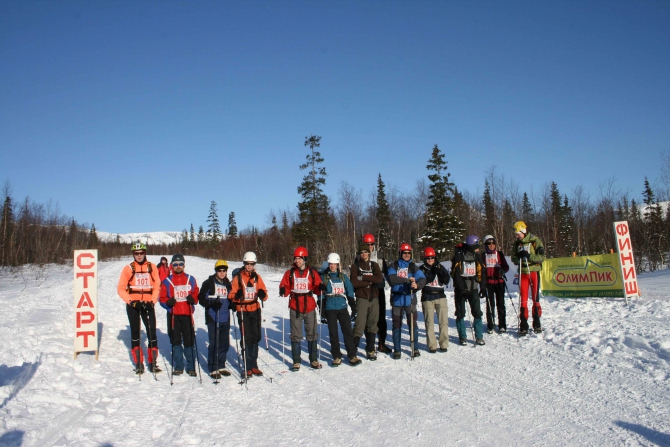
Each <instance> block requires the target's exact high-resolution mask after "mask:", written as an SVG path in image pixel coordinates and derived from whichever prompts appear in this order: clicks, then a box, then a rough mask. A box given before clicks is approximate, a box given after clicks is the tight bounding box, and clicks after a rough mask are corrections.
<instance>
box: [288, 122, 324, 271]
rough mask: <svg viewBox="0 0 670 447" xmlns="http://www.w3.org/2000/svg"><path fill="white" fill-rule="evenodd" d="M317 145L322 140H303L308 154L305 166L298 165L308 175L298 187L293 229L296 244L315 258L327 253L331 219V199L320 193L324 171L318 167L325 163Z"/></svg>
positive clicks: (319, 138)
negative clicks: (295, 218) (298, 198)
mask: <svg viewBox="0 0 670 447" xmlns="http://www.w3.org/2000/svg"><path fill="white" fill-rule="evenodd" d="M320 146H321V137H319V136H316V135H311V136H309V137H305V147H308V148H309V151H310V152H309V154H307V156H306V161H305V163H303V164H302V165H300V170H307V171H308V172H307V175H305V176H304V177H303V179H302V183H301V184H300V186H298V194H300V196H301V197H302V200H301V201H300V202H298V222H296V223H295V224H294V226H293V237H294V238H295V242H296V243H298V244H300V245H304V246H305V247H307V249H308V250H309V251H310V252H311V253H312V254H313V255H314V256H315V257H316V258H317V259H319V258H320V257H322V256H325V254H326V253H327V248H326V247H327V240H328V239H329V233H328V229H329V227H330V224H331V220H332V217H331V215H330V200H329V199H328V196H327V195H326V194H325V193H324V192H323V190H322V187H323V185H325V184H326V168H325V167H322V166H319V165H321V164H322V163H323V162H324V159H323V157H322V156H321V153H320V152H319V151H318V150H317V149H318V148H319V147H320Z"/></svg>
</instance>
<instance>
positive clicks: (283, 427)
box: [0, 256, 670, 446]
mask: <svg viewBox="0 0 670 447" xmlns="http://www.w3.org/2000/svg"><path fill="white" fill-rule="evenodd" d="M159 258H160V257H159V256H152V257H150V259H151V261H152V262H156V261H158V259H159ZM129 261H130V260H123V261H111V262H102V263H100V265H99V282H98V285H99V292H98V303H99V321H100V322H101V324H102V327H101V345H100V360H99V361H95V358H94V356H93V355H91V354H80V355H79V357H78V358H77V359H76V360H73V358H72V357H73V355H72V338H73V333H74V328H73V321H74V316H73V313H72V301H73V298H72V268H71V267H65V266H54V265H52V266H47V267H45V268H43V269H39V268H37V267H24V268H23V269H21V271H20V272H18V273H17V272H16V271H10V270H9V269H5V270H2V271H0V278H2V282H1V283H0V305H1V306H2V308H3V313H2V316H0V337H1V338H2V340H3V343H4V349H3V351H2V352H1V353H0V418H1V420H2V426H1V427H0V445H25V446H92V445H94V446H103V445H104V446H147V445H150V446H151V445H154V446H166V445H180V446H183V445H204V446H216V445H279V446H295V445H314V444H319V445H340V444H347V445H356V446H358V445H360V446H365V445H394V446H395V445H397V446H403V445H478V446H494V445H520V444H523V445H542V446H546V445H630V446H635V445H670V417H669V414H668V413H669V410H668V407H669V406H670V405H669V404H670V386H669V381H668V378H669V376H670V329H669V327H668V319H669V317H670V299H669V298H668V292H667V290H668V286H670V270H666V271H661V272H655V273H650V274H645V275H642V276H641V277H640V284H641V288H642V291H643V293H644V297H643V298H640V299H637V300H634V301H632V302H631V304H630V305H628V306H626V305H624V302H623V301H622V300H606V299H600V298H592V299H556V298H552V297H547V298H546V299H544V301H543V312H544V315H543V326H544V327H545V332H544V333H543V334H540V335H536V334H533V333H531V334H530V335H529V336H528V337H525V338H523V339H521V340H518V339H517V338H516V333H517V321H516V315H515V313H514V309H513V308H512V306H511V305H510V303H509V300H507V302H506V306H507V313H508V329H509V332H508V333H507V334H503V335H499V334H497V333H494V334H491V335H486V334H485V340H486V346H482V347H479V346H478V347H474V345H473V344H472V340H469V344H468V345H467V346H458V345H457V343H456V342H457V336H456V330H455V321H454V320H453V300H452V298H451V295H450V297H449V299H448V303H449V313H450V327H449V331H450V342H451V343H450V345H449V352H448V353H439V352H438V353H436V354H429V353H428V352H427V351H426V344H425V343H426V342H425V331H424V326H423V316H422V314H421V313H420V314H419V319H420V322H419V343H418V347H419V349H420V350H421V356H420V357H418V358H416V359H414V360H410V358H409V342H408V332H407V328H406V327H405V328H404V330H403V358H402V359H401V360H393V359H391V358H390V357H389V356H387V355H383V354H380V355H379V359H378V360H377V361H376V362H369V361H367V360H365V359H364V355H363V354H364V353H363V347H361V349H360V350H359V356H360V357H361V358H362V359H363V363H362V364H361V365H360V366H358V367H355V368H352V367H350V366H349V365H348V364H347V361H346V360H345V362H343V364H342V365H341V366H340V367H338V368H330V367H329V366H328V365H329V364H330V361H331V360H332V358H331V355H330V352H329V346H330V345H329V341H328V336H327V328H326V326H325V325H323V326H322V328H321V329H322V330H323V335H324V336H325V337H324V338H323V339H322V347H323V349H322V351H321V361H322V363H323V365H324V367H323V369H322V370H320V371H311V370H309V368H308V367H307V354H306V346H305V343H304V342H303V356H302V358H303V365H302V368H301V370H300V371H299V372H289V371H286V370H287V364H288V363H287V362H288V359H289V356H290V345H287V346H286V351H285V354H286V355H285V356H284V357H282V355H281V352H282V335H281V332H282V318H284V317H286V330H288V318H287V317H288V311H287V308H286V305H287V301H286V299H285V298H281V299H280V298H279V297H278V282H279V280H280V278H281V272H277V271H275V270H273V269H269V268H265V267H264V266H259V271H260V273H261V275H263V277H264V279H265V280H266V282H267V284H268V287H269V289H270V299H269V300H268V302H267V303H266V305H265V316H266V327H267V331H268V335H269V337H270V352H269V353H268V352H267V351H266V350H265V341H262V342H261V349H260V354H259V366H260V368H261V369H262V370H263V371H264V372H265V374H266V376H267V377H266V378H265V379H264V378H257V377H254V378H252V379H250V380H249V382H248V384H247V386H244V385H240V384H239V372H238V371H237V370H236V368H237V367H238V360H237V353H236V351H235V332H234V331H233V330H231V340H230V341H231V349H230V351H229V352H228V357H227V358H228V367H229V369H231V370H232V371H231V372H232V373H233V375H232V376H230V377H224V378H222V379H221V380H220V383H219V385H213V384H212V380H211V379H210V378H209V377H208V376H207V373H208V371H207V362H206V352H207V332H206V326H205V324H204V315H203V309H202V307H200V306H198V307H197V310H196V326H197V329H196V331H197V332H196V335H197V338H198V350H199V358H200V361H201V365H202V372H203V377H202V384H200V383H199V381H198V380H197V379H194V378H192V377H188V376H186V375H183V376H177V377H175V378H174V385H173V386H170V381H169V376H168V374H167V371H165V370H164V371H163V372H162V373H160V374H158V375H157V378H158V381H156V380H154V378H153V376H152V375H151V374H149V373H145V374H144V375H143V376H142V378H141V381H140V380H138V377H137V376H135V375H134V374H133V371H132V364H131V361H130V354H129V349H128V347H129V343H130V340H129V339H130V336H129V327H128V321H127V317H126V313H125V309H124V304H123V301H122V300H121V299H120V298H119V297H118V296H117V294H116V284H117V281H118V277H119V274H120V271H121V268H122V267H123V265H125V264H126V263H127V262H129ZM212 264H213V261H211V260H205V259H199V258H192V257H189V258H188V259H187V272H188V273H190V274H192V275H194V276H195V277H196V278H197V280H198V283H199V284H201V283H202V282H203V281H204V280H205V279H206V278H207V277H208V276H209V274H210V272H211V271H212ZM239 265H240V263H231V268H234V267H236V266H239ZM510 287H511V288H512V290H513V291H514V292H513V294H512V295H513V298H514V301H515V305H516V306H517V308H518V299H517V298H516V286H513V285H511V283H510ZM449 292H451V290H449ZM387 296H388V291H387ZM387 299H388V298H387ZM484 307H485V306H484V302H483V301H482V308H483V309H484ZM389 310H390V308H389ZM156 316H157V332H158V343H159V349H160V355H161V359H160V364H161V365H162V366H163V367H164V366H165V365H166V364H167V365H168V366H169V364H170V345H169V342H168V339H167V335H166V334H167V331H166V318H165V311H164V310H163V309H162V308H159V307H157V308H156ZM389 326H390V318H389ZM389 335H390V330H389ZM468 336H469V337H471V332H470V329H469V327H468ZM286 340H287V342H288V341H289V340H288V337H286ZM362 344H364V343H362ZM387 344H390V337H389V340H387ZM143 345H144V346H145V347H146V339H145V334H144V332H143ZM342 348H343V346H342ZM163 359H165V360H163ZM270 378H272V381H270V380H269V379H270Z"/></svg>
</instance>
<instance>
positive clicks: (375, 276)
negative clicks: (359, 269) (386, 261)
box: [363, 261, 384, 284]
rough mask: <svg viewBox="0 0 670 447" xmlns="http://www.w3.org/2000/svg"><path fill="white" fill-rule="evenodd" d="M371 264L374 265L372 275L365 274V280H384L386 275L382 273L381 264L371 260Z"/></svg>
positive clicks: (376, 282) (371, 281) (375, 282)
mask: <svg viewBox="0 0 670 447" xmlns="http://www.w3.org/2000/svg"><path fill="white" fill-rule="evenodd" d="M370 266H371V267H372V275H363V281H368V282H370V283H372V284H378V283H380V282H382V281H384V275H382V269H381V268H379V264H377V263H376V262H372V261H370Z"/></svg>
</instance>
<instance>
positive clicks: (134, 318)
mask: <svg viewBox="0 0 670 447" xmlns="http://www.w3.org/2000/svg"><path fill="white" fill-rule="evenodd" d="M126 314H127V315H128V323H130V345H131V347H132V348H137V347H138V346H139V345H140V326H141V325H140V318H142V321H143V322H144V329H145V330H146V331H147V338H148V339H149V348H155V347H157V346H158V345H157V344H156V312H154V306H153V305H152V304H151V303H147V305H146V306H143V305H140V307H139V308H136V307H132V306H130V305H126Z"/></svg>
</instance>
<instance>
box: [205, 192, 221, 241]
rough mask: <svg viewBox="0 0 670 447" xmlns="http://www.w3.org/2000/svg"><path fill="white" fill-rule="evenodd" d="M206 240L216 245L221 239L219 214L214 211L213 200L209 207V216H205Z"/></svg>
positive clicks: (214, 203)
mask: <svg viewBox="0 0 670 447" xmlns="http://www.w3.org/2000/svg"><path fill="white" fill-rule="evenodd" d="M207 239H208V240H209V241H211V242H213V243H217V242H218V241H219V240H220V239H221V227H220V225H219V214H218V212H217V209H216V202H215V201H213V200H212V203H211V204H210V205H209V216H207Z"/></svg>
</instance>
